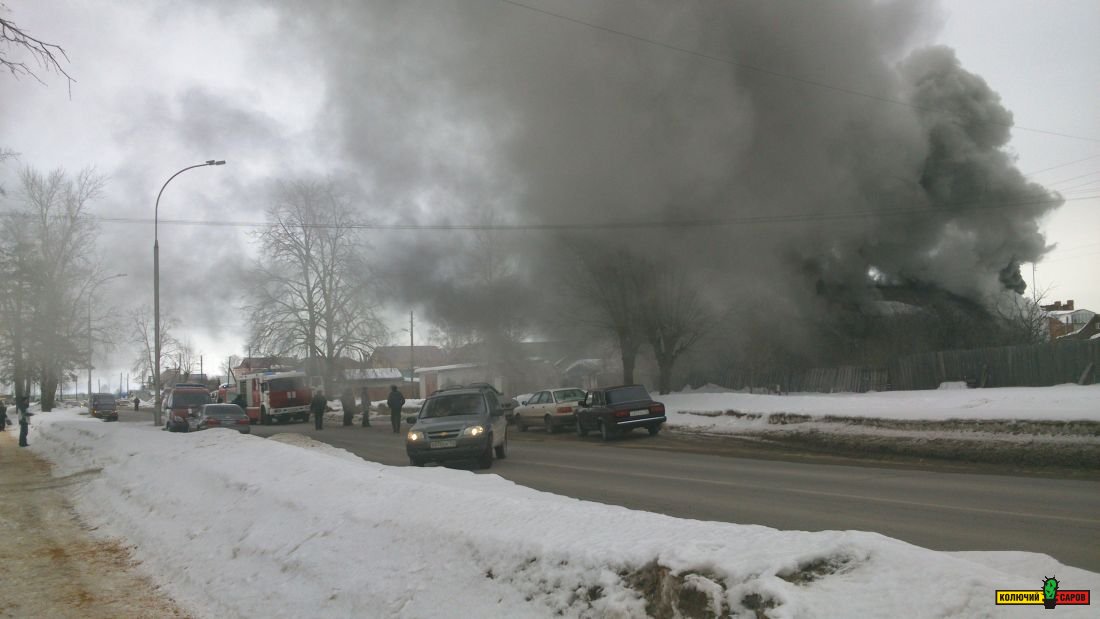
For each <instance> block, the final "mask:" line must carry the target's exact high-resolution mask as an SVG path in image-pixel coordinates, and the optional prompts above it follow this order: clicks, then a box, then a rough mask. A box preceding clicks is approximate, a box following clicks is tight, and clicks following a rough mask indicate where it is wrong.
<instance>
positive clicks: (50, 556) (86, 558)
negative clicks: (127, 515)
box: [0, 431, 189, 619]
mask: <svg viewBox="0 0 1100 619" xmlns="http://www.w3.org/2000/svg"><path fill="white" fill-rule="evenodd" d="M32 448H33V445H32ZM0 471H2V472H3V477H2V478H0V565H2V566H3V587H4V591H5V593H4V595H3V596H0V617H3V618H7V617H12V618H14V617H80V618H82V619H89V618H90V619H98V618H103V619H108V618H114V617H138V618H144V617H148V618H150V619H152V618H154V617H155V618H162V617H178V618H186V617H189V615H188V614H187V613H185V612H183V611H182V610H181V609H179V608H178V607H177V606H176V604H175V603H174V602H172V600H171V599H169V598H168V597H167V596H165V595H164V594H163V593H162V592H160V591H158V590H157V589H156V587H155V586H154V585H153V584H152V583H151V582H150V581H149V580H148V579H147V578H145V577H143V576H141V575H140V574H138V573H137V572H136V570H135V569H134V566H135V564H134V562H133V559H132V558H131V557H130V553H129V551H128V550H127V549H126V547H125V546H123V545H121V544H120V543H118V542H116V541H112V540H102V539H97V538H95V537H94V536H93V534H92V533H91V532H90V531H88V530H87V529H86V528H85V526H84V525H83V524H82V523H81V522H80V520H79V518H78V517H77V515H76V512H75V511H74V510H73V507H72V504H71V502H70V501H69V498H68V489H69V488H70V487H71V486H73V485H74V484H79V483H82V482H83V481H84V479H86V478H87V476H71V477H68V478H55V477H53V476H52V475H51V474H50V464H49V462H48V461H46V460H45V459H43V458H41V457H39V456H37V455H35V454H34V453H33V452H32V451H31V450H30V449H21V448H19V447H18V443H17V441H16V440H15V438H14V437H13V436H12V435H11V433H9V432H6V431H0Z"/></svg>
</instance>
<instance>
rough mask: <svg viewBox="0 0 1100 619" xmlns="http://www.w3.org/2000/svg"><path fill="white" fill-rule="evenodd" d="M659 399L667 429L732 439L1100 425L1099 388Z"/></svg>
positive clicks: (704, 392)
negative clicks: (818, 427) (1003, 425)
mask: <svg viewBox="0 0 1100 619" xmlns="http://www.w3.org/2000/svg"><path fill="white" fill-rule="evenodd" d="M948 386H951V387H953V386H954V385H948ZM657 399H658V400H660V401H661V402H664V404H665V408H666V411H667V415H668V423H669V426H671V427H679V428H681V429H689V430H696V431H707V432H714V433H730V434H734V433H740V432H746V431H748V432H751V431H753V430H761V429H765V428H766V429H769V430H776V429H779V428H781V425H777V424H775V423H774V420H772V423H769V416H770V415H806V416H808V417H810V421H814V422H823V421H835V420H834V419H831V418H835V417H846V418H861V419H870V418H874V419H882V420H890V421H902V420H911V421H927V422H942V421H948V420H953V419H959V420H968V421H992V420H1030V421H1039V422H1059V421H1073V420H1084V421H1094V422H1100V385H1089V386H1080V385H1058V386H1056V387H1005V388H1001V389H966V388H961V389H960V388H944V389H937V390H932V391H885V392H879V393H834V394H822V393H798V394H790V395H759V394H748V393H737V392H731V391H728V390H723V389H721V388H703V389H700V390H698V391H684V392H679V393H673V394H669V395H665V396H660V397H658V398H657ZM880 431H882V430H880Z"/></svg>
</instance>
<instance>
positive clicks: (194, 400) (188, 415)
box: [164, 383, 210, 432]
mask: <svg viewBox="0 0 1100 619" xmlns="http://www.w3.org/2000/svg"><path fill="white" fill-rule="evenodd" d="M207 404H210V392H209V391H208V390H207V389H206V385H202V384H199V383H176V386H175V387H172V388H171V389H169V390H168V395H167V396H166V397H165V398H164V412H165V417H166V420H165V422H164V427H165V428H167V429H168V431H169V432H190V431H191V430H197V429H198V425H199V421H198V416H199V411H200V410H202V407H203V406H205V405H207Z"/></svg>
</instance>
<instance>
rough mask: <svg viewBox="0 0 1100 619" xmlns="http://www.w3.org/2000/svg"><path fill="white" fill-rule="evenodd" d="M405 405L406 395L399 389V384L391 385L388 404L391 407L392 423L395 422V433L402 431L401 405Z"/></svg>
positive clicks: (387, 399)
mask: <svg viewBox="0 0 1100 619" xmlns="http://www.w3.org/2000/svg"><path fill="white" fill-rule="evenodd" d="M404 405H405V396H404V395H402V393H401V392H400V391H398V390H397V385H390V395H389V397H387V398H386V406H388V407H390V423H391V424H393V433H394V434H397V433H398V432H400V431H401V407H402V406H404Z"/></svg>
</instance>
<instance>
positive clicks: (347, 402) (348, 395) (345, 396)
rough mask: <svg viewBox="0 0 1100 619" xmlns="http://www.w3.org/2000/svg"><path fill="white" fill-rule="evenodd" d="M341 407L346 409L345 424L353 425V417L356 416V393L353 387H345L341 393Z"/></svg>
mask: <svg viewBox="0 0 1100 619" xmlns="http://www.w3.org/2000/svg"><path fill="white" fill-rule="evenodd" d="M340 407H341V408H343V409H344V425H345V426H350V425H351V418H352V417H354V416H355V394H354V393H352V391H351V389H350V388H348V389H344V392H343V393H341V394H340Z"/></svg>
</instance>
